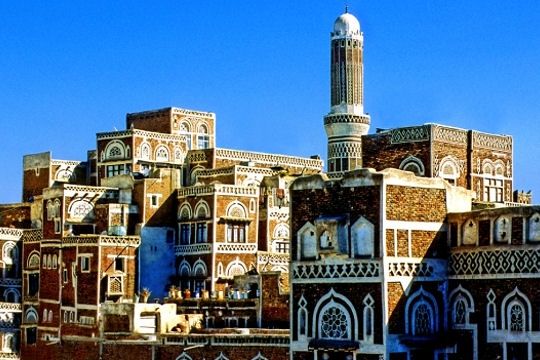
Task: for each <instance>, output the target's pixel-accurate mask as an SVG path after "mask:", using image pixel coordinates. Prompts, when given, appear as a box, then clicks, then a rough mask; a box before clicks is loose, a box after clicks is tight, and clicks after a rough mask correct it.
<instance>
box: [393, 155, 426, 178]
mask: <svg viewBox="0 0 540 360" xmlns="http://www.w3.org/2000/svg"><path fill="white" fill-rule="evenodd" d="M399 168H400V169H401V170H405V171H411V172H413V173H414V174H415V175H416V176H424V173H425V168H424V164H423V163H422V160H420V159H418V158H417V157H415V156H408V157H406V158H405V159H404V160H403V161H402V162H401V164H399Z"/></svg>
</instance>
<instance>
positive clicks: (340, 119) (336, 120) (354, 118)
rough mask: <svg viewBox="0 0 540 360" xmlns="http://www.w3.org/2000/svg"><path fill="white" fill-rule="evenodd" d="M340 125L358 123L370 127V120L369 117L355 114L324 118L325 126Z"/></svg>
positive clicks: (334, 115)
mask: <svg viewBox="0 0 540 360" xmlns="http://www.w3.org/2000/svg"><path fill="white" fill-rule="evenodd" d="M340 123H356V124H365V125H369V124H370V119H369V116H367V115H354V114H332V115H327V116H325V117H324V125H329V124H340Z"/></svg>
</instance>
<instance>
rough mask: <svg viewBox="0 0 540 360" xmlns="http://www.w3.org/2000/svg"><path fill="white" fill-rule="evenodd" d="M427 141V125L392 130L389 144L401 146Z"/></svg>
mask: <svg viewBox="0 0 540 360" xmlns="http://www.w3.org/2000/svg"><path fill="white" fill-rule="evenodd" d="M427 140H429V128H428V126H427V125H421V126H413V127H403V128H399V129H393V130H392V131H391V134H390V143H391V144H403V143H409V142H419V141H427Z"/></svg>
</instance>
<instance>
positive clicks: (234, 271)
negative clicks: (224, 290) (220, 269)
mask: <svg viewBox="0 0 540 360" xmlns="http://www.w3.org/2000/svg"><path fill="white" fill-rule="evenodd" d="M247 271H248V269H247V267H246V264H244V263H243V262H242V261H241V260H240V259H239V258H238V257H236V259H235V260H234V261H231V262H230V263H229V265H227V269H225V275H226V276H227V277H234V276H237V275H244V274H245V273H246V272H247Z"/></svg>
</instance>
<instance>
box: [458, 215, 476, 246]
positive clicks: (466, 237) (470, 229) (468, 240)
mask: <svg viewBox="0 0 540 360" xmlns="http://www.w3.org/2000/svg"><path fill="white" fill-rule="evenodd" d="M477 241H478V226H477V225H476V222H474V221H473V220H467V221H465V224H464V225H463V239H462V241H461V242H462V244H463V245H476V242H477Z"/></svg>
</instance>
